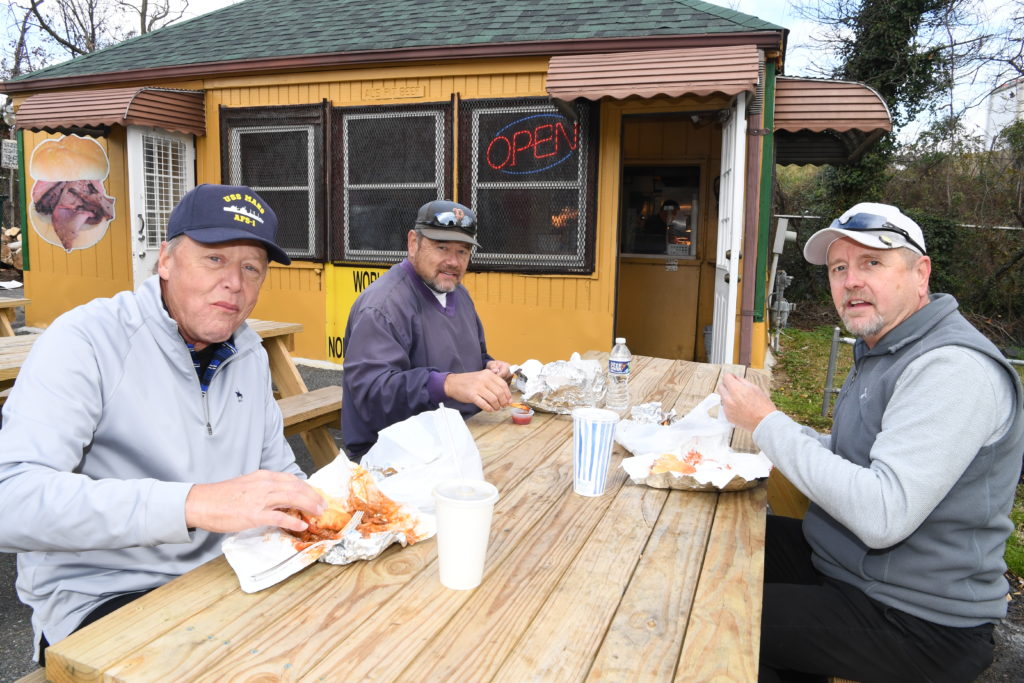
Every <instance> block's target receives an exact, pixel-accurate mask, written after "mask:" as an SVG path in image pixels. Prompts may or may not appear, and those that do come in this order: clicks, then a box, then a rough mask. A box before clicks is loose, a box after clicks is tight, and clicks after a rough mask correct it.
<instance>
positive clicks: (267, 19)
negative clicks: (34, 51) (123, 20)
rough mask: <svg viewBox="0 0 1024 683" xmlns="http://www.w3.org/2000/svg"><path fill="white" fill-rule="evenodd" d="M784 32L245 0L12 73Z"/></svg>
mask: <svg viewBox="0 0 1024 683" xmlns="http://www.w3.org/2000/svg"><path fill="white" fill-rule="evenodd" d="M782 30H783V29H782V27H780V26H776V25H774V24H770V23H768V22H766V21H762V20H760V19H757V18H756V17H752V16H750V15H746V14H741V13H739V12H735V11H733V10H728V9H724V8H722V7H718V6H716V5H712V4H709V3H706V2H701V0H631V2H622V0H546V2H544V3H543V4H541V3H539V2H538V0H473V2H472V3H467V2H466V1H465V0H288V2H280V1H279V0H245V2H241V3H238V4H236V5H231V6H229V7H225V8H223V9H221V10H217V11H215V12H211V13H209V14H205V15H203V16H200V17H197V18H195V19H192V20H189V21H184V22H181V23H178V24H173V25H171V26H167V27H164V28H162V29H160V30H158V31H154V32H152V33H149V34H146V35H144V36H139V37H137V38H133V39H131V40H128V41H125V42H124V43H121V44H118V45H114V46H112V47H109V48H107V49H105V50H101V51H99V52H94V53H91V54H88V55H84V56H82V57H79V58H77V59H73V60H70V61H68V62H64V63H62V64H58V65H55V66H51V67H48V68H46V69H40V70H39V71H35V72H33V73H31V74H26V75H24V76H22V77H21V78H19V79H16V80H19V81H23V80H34V79H41V78H68V77H72V78H73V77H76V76H86V75H95V74H104V73H114V72H123V71H132V70H138V69H149V68H158V67H173V66H184V65H192V64H211V63H217V62H226V61H231V60H249V59H261V58H275V57H291V56H304V55H317V54H335V53H354V52H362V51H369V50H373V51H379V50H389V49H398V48H411V47H412V48H415V47H419V48H431V47H448V46H459V45H473V44H476V45H483V44H489V43H509V44H514V43H535V42H550V41H569V40H587V39H599V38H627V37H644V36H666V37H667V36H692V35H704V34H714V33H738V32H749V31H771V32H778V31H782Z"/></svg>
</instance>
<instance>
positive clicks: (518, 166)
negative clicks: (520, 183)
mask: <svg viewBox="0 0 1024 683" xmlns="http://www.w3.org/2000/svg"><path fill="white" fill-rule="evenodd" d="M579 140H580V124H579V122H576V123H573V124H572V127H571V129H570V128H569V127H568V121H566V119H565V117H563V116H561V115H559V114H554V113H551V114H533V115H531V116H526V117H524V118H521V119H518V120H516V121H513V122H512V123H510V124H508V125H506V126H505V127H504V128H502V129H501V130H499V131H498V132H497V133H495V134H494V137H493V138H491V141H490V143H489V144H488V145H487V152H486V159H487V165H488V166H490V167H491V168H493V169H494V170H496V171H499V172H501V173H508V174H510V175H525V174H528V173H540V172H542V171H546V170H548V169H549V168H554V167H555V166H558V165H559V164H560V163H562V162H563V161H566V160H567V159H570V158H571V157H572V155H573V153H574V152H575V151H576V148H577V147H578V146H579Z"/></svg>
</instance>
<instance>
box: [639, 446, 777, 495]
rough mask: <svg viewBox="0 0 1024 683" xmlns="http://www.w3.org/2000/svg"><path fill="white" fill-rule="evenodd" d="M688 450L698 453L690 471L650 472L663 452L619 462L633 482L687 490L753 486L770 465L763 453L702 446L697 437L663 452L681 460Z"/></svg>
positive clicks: (646, 454) (729, 489) (722, 489)
mask: <svg viewBox="0 0 1024 683" xmlns="http://www.w3.org/2000/svg"><path fill="white" fill-rule="evenodd" d="M691 452H695V453H699V454H700V458H699V461H698V462H696V463H695V464H694V465H693V467H694V469H695V471H694V472H691V473H685V474H684V473H681V472H675V471H669V472H658V473H656V474H652V473H651V469H652V468H653V467H654V463H655V462H657V460H658V458H660V457H661V456H662V455H663V453H645V454H643V455H637V456H634V457H632V458H625V459H623V461H622V469H624V470H626V474H628V475H629V478H630V480H631V481H632V482H633V483H634V484H646V485H647V486H653V487H654V488H659V489H683V490H687V491H742V490H744V489H749V488H753V487H754V486H757V485H758V483H760V480H761V479H762V478H764V477H767V476H768V475H769V474H770V473H771V470H772V464H771V462H770V461H769V460H768V457H767V456H766V455H765V454H764V453H741V452H738V451H734V450H732V449H731V448H729V447H728V446H722V445H719V444H714V445H710V446H709V445H705V444H702V443H701V441H700V439H692V440H691V441H689V442H687V443H686V444H683V445H682V446H681V447H679V448H677V449H673V450H672V451H667V453H668V454H670V455H674V456H676V457H677V458H678V459H680V460H683V459H685V458H686V457H687V456H688V455H689V454H690V453H691Z"/></svg>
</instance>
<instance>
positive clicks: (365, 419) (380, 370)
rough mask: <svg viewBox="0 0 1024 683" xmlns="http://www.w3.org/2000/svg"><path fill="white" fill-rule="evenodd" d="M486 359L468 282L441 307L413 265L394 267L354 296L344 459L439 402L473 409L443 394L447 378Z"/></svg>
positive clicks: (347, 357) (344, 412)
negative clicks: (450, 374) (393, 426)
mask: <svg viewBox="0 0 1024 683" xmlns="http://www.w3.org/2000/svg"><path fill="white" fill-rule="evenodd" d="M490 360H493V359H492V358H491V356H490V355H489V354H488V353H487V344H486V342H485V341H484V329H483V325H481V323H480V318H479V317H478V316H477V314H476V308H475V307H474V306H473V300H472V299H471V298H470V296H469V292H467V291H466V288H465V287H463V286H462V285H459V286H458V287H457V288H456V289H455V291H453V292H451V293H449V294H448V298H447V306H444V307H442V306H441V303H440V302H439V301H438V300H437V297H435V296H434V294H433V292H431V290H430V289H429V288H428V287H427V286H426V285H425V284H423V281H422V280H420V278H419V276H418V275H416V271H415V270H414V269H413V267H412V264H411V263H409V262H408V261H407V260H406V261H402V262H401V263H399V264H397V265H395V266H393V267H392V268H391V269H390V270H388V272H386V273H384V275H382V276H381V277H380V278H378V279H377V280H376V281H374V282H373V284H371V285H370V286H369V287H367V288H366V290H365V291H364V292H363V293H362V294H360V295H359V298H358V299H356V303H355V305H354V306H353V307H352V310H351V311H350V312H349V316H348V325H347V326H346V328H345V364H344V368H345V370H344V374H343V376H342V387H343V390H344V398H343V403H342V410H341V423H342V435H343V436H344V438H345V447H346V449H347V450H348V452H349V457H352V458H359V457H361V456H362V455H363V454H364V453H366V451H368V450H369V449H370V447H371V446H372V445H373V444H374V443H376V441H377V432H379V431H380V430H381V429H384V428H385V427H388V426H390V425H392V424H394V423H396V422H401V421H402V420H405V419H406V418H409V417H412V416H413V415H416V414H418V413H421V412H423V411H425V410H433V409H435V408H437V405H438V403H441V402H442V401H443V402H444V404H445V405H446V406H448V407H449V408H455V409H456V410H458V411H460V412H461V413H462V414H463V415H464V416H470V415H474V414H475V413H477V412H478V411H479V408H477V407H476V406H474V405H472V404H468V403H460V402H458V401H453V400H451V399H446V398H445V393H444V378H445V377H446V376H447V375H448V373H452V372H475V371H477V370H483V369H484V368H485V367H486V366H487V362H488V361H490Z"/></svg>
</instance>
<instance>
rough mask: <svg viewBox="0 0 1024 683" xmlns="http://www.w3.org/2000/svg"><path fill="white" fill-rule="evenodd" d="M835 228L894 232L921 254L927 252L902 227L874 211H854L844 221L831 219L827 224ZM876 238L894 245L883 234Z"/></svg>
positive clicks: (855, 230)
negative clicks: (829, 223) (830, 223)
mask: <svg viewBox="0 0 1024 683" xmlns="http://www.w3.org/2000/svg"><path fill="white" fill-rule="evenodd" d="M828 227H830V228H835V229H837V230H852V231H854V232H892V233H896V234H897V235H899V236H900V237H902V238H903V239H905V240H906V241H907V244H909V245H911V246H912V247H914V248H915V249H917V250H918V251H919V252H921V254H927V253H928V252H927V251H925V249H924V247H922V246H921V245H920V244H918V243H917V242H916V241H915V240H914V238H913V237H911V236H910V233H908V232H907V231H906V230H904V229H903V228H898V227H896V226H895V225H893V224H892V223H890V222H889V221H888V219H886V217H885V216H879V215H878V214H874V213H855V214H853V215H852V216H850V217H849V218H847V219H846V221H845V222H843V221H841V220H840V219H838V218H837V219H835V220H834V221H832V225H830V226H828ZM878 239H880V240H882V242H883V243H885V244H887V245H888V246H890V247H892V246H895V245H894V244H893V242H892V240H891V239H888V238H886V237H885V236H884V235H879V236H878Z"/></svg>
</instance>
